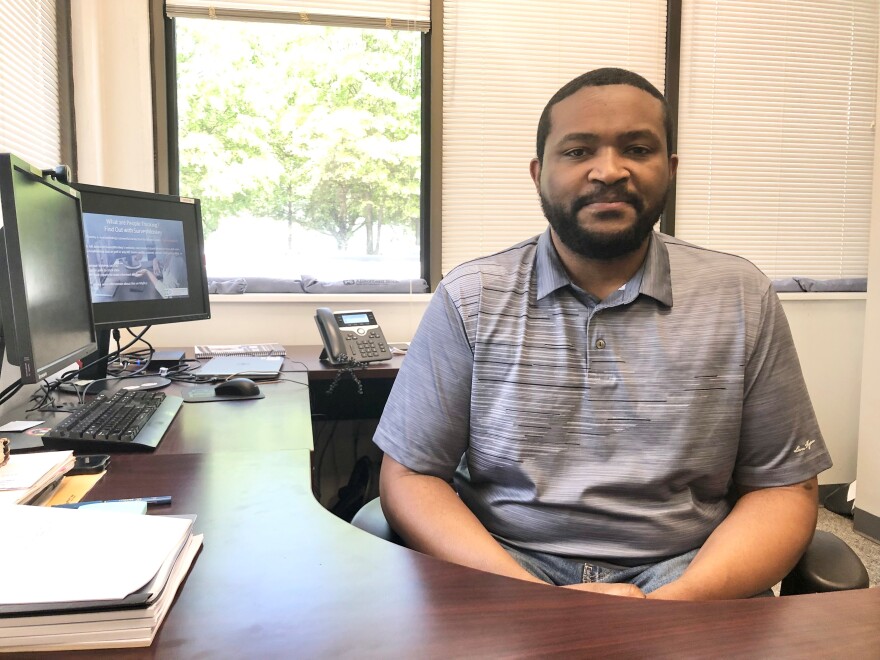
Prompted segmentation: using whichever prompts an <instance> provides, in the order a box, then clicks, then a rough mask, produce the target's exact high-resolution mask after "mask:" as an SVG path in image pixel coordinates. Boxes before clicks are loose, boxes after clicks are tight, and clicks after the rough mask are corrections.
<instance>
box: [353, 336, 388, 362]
mask: <svg viewBox="0 0 880 660" xmlns="http://www.w3.org/2000/svg"><path fill="white" fill-rule="evenodd" d="M345 338H346V340H348V342H349V344H350V346H351V347H352V348H353V349H355V350H353V351H352V354H353V356H354V357H355V359H360V360H365V361H369V360H383V359H388V357H390V353H389V351H388V346H387V345H386V343H385V337H384V336H382V333H381V332H379V331H378V330H370V331H369V332H367V333H365V336H364V335H359V334H355V333H353V332H349V333H346V337H345Z"/></svg>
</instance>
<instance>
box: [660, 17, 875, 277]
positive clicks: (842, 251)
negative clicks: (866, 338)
mask: <svg viewBox="0 0 880 660" xmlns="http://www.w3.org/2000/svg"><path fill="white" fill-rule="evenodd" d="M876 94H877V3H876V0H821V1H808V0H803V1H795V0H786V2H760V3H757V2H730V1H729V0H714V1H710V0H701V1H700V2H685V3H683V7H682V54H681V97H680V108H679V140H678V153H679V154H680V156H681V166H680V167H679V170H678V176H677V179H678V186H677V205H676V214H675V234H676V236H678V237H679V238H682V239H684V240H687V241H692V242H694V243H697V244H699V245H702V246H704V247H709V248H715V249H719V250H723V251H725V252H733V253H736V254H739V255H742V256H744V257H746V258H748V259H750V260H751V261H753V262H754V263H755V264H756V265H757V266H758V267H760V268H761V269H762V270H764V272H765V273H766V274H767V275H768V276H770V277H780V278H781V277H791V276H806V277H814V278H823V279H824V278H842V277H865V276H866V275H867V270H868V230H869V224H870V219H871V192H872V190H871V188H872V177H873V157H874V126H873V122H874V117H875V103H876Z"/></svg>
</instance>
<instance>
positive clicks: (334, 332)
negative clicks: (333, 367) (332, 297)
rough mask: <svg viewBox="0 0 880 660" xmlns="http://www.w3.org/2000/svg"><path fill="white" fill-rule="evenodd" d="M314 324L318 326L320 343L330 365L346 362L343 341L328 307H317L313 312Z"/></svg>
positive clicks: (346, 356)
mask: <svg viewBox="0 0 880 660" xmlns="http://www.w3.org/2000/svg"><path fill="white" fill-rule="evenodd" d="M315 323H317V324H318V332H320V333H321V342H322V343H323V344H324V350H325V352H326V353H327V355H326V356H324V355H321V357H322V358H324V357H326V359H327V361H328V362H330V364H341V363H344V362H348V358H349V356H348V355H347V354H346V352H345V339H343V337H342V330H341V329H340V327H339V325H338V324H337V323H336V319H335V318H334V317H333V312H331V311H330V309H329V308H328V307H319V308H318V309H316V310H315Z"/></svg>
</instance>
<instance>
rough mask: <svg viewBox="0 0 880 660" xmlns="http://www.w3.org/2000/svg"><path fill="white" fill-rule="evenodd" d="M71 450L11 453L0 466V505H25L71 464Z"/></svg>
mask: <svg viewBox="0 0 880 660" xmlns="http://www.w3.org/2000/svg"><path fill="white" fill-rule="evenodd" d="M74 460H75V459H74V457H73V452H72V451H69V450H68V451H47V452H42V453H39V454H13V455H12V456H10V457H9V461H7V463H6V465H4V466H3V467H0V505H2V504H27V503H29V502H30V501H31V500H33V499H34V498H36V497H37V496H38V495H40V493H42V492H43V491H44V490H45V489H46V488H47V487H48V486H50V485H52V484H54V483H55V482H57V481H58V480H59V479H61V477H63V476H64V473H65V472H67V471H68V470H69V469H70V468H72V467H73V463H74Z"/></svg>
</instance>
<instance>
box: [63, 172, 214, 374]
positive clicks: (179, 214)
mask: <svg viewBox="0 0 880 660" xmlns="http://www.w3.org/2000/svg"><path fill="white" fill-rule="evenodd" d="M71 185H72V186H73V187H74V188H76V189H77V190H78V191H79V194H80V197H81V198H82V214H83V216H82V217H83V227H84V230H85V247H86V259H87V262H88V273H89V282H90V285H91V295H92V309H93V313H94V319H95V327H96V328H97V329H98V352H97V354H96V355H104V356H106V355H107V351H108V350H109V343H110V330H111V329H114V328H126V327H134V326H145V325H155V324H159V323H177V322H181V321H195V320H199V319H207V318H210V317H211V311H210V305H209V302H208V277H207V274H206V272H205V258H204V236H203V231H202V214H201V206H200V204H199V200H198V199H191V198H187V197H176V196H173V195H162V194H158V193H147V192H140V191H135V190H124V189H121V188H108V187H104V186H94V185H89V184H83V183H74V184H71ZM106 368H107V364H106V361H101V362H99V363H98V364H96V365H95V367H94V368H92V369H90V370H87V371H86V372H85V373H82V374H81V377H83V378H92V379H95V378H104V377H106V375H107V372H106Z"/></svg>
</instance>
